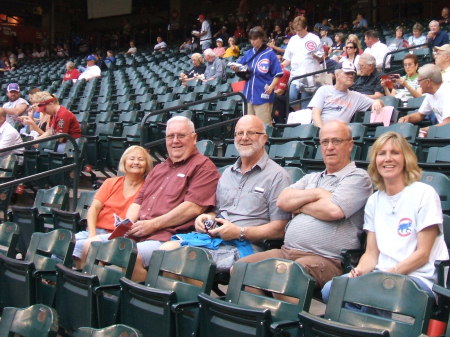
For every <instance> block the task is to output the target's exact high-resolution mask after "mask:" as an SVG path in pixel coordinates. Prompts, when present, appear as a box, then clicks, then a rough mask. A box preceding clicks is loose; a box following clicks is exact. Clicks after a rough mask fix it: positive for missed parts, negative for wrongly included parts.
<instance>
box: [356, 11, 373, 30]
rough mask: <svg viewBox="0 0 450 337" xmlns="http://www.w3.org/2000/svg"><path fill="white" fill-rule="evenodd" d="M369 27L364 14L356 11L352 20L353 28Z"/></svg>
mask: <svg viewBox="0 0 450 337" xmlns="http://www.w3.org/2000/svg"><path fill="white" fill-rule="evenodd" d="M368 27H369V22H367V20H366V19H365V18H364V14H363V13H362V12H358V14H357V15H356V19H355V20H353V28H357V29H367V28H368Z"/></svg>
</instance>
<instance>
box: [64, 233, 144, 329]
mask: <svg viewBox="0 0 450 337" xmlns="http://www.w3.org/2000/svg"><path fill="white" fill-rule="evenodd" d="M136 254H137V252H136V243H135V242H134V241H133V240H131V239H128V238H123V237H121V238H116V239H113V240H110V241H107V242H99V241H96V242H92V243H91V245H90V247H89V251H88V254H87V258H86V264H85V266H84V268H83V270H82V271H81V272H79V271H75V270H73V269H72V268H68V267H65V266H63V265H62V264H58V265H57V271H58V274H57V275H58V279H57V282H56V284H57V289H56V310H57V311H58V313H59V315H60V325H61V326H62V327H64V328H65V329H66V330H68V331H75V330H76V329H77V328H79V327H82V326H90V327H94V328H100V327H105V326H109V325H111V324H114V323H115V322H116V320H117V311H118V295H119V291H118V289H119V280H120V278H121V277H126V278H130V276H131V273H132V271H133V267H134V263H135V261H136ZM112 285H115V287H112V288H111V286H112ZM103 286H109V287H106V288H105V289H103ZM80 308H83V310H80Z"/></svg>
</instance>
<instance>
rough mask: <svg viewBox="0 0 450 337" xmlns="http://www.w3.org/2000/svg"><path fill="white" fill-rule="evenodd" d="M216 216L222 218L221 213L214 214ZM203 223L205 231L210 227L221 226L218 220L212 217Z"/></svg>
mask: <svg viewBox="0 0 450 337" xmlns="http://www.w3.org/2000/svg"><path fill="white" fill-rule="evenodd" d="M216 218H220V219H223V217H222V216H221V215H218V216H216ZM203 223H204V224H205V229H206V231H210V230H211V229H214V228H217V227H220V226H222V224H221V223H220V222H217V221H216V220H214V219H208V220H205V221H204V222H203Z"/></svg>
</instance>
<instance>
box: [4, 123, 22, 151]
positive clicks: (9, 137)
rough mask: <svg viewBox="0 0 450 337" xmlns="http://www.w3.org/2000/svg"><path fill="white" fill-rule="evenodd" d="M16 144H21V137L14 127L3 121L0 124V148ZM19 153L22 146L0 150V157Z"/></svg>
mask: <svg viewBox="0 0 450 337" xmlns="http://www.w3.org/2000/svg"><path fill="white" fill-rule="evenodd" d="M17 144H22V137H20V134H19V132H18V131H17V130H16V129H14V127H13V126H12V125H11V124H9V123H8V122H6V121H5V122H4V123H3V124H2V126H0V149H4V148H5V147H8V146H12V145H17ZM20 153H23V148H19V149H15V150H12V151H7V152H1V153H0V157H3V156H7V155H9V154H20Z"/></svg>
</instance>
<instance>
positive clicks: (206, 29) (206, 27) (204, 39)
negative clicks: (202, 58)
mask: <svg viewBox="0 0 450 337" xmlns="http://www.w3.org/2000/svg"><path fill="white" fill-rule="evenodd" d="M203 32H206V34H205V35H202V36H200V46H201V45H202V44H204V43H206V42H211V37H212V35H211V27H210V25H209V22H208V21H207V20H205V21H203V23H202V29H201V33H203Z"/></svg>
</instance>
